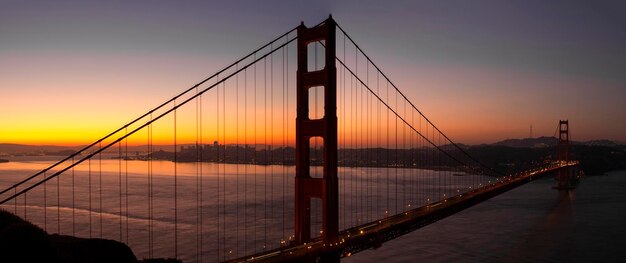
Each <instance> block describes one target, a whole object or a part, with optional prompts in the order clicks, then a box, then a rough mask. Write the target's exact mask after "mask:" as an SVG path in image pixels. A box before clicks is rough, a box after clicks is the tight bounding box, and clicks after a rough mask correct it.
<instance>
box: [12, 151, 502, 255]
mask: <svg viewBox="0 0 626 263" xmlns="http://www.w3.org/2000/svg"><path fill="white" fill-rule="evenodd" d="M57 158H58V157H57ZM53 159H54V158H51V157H13V158H12V160H11V162H9V163H3V164H0V188H1V189H5V188H6V187H7V186H9V185H12V184H13V183H14V182H17V181H19V179H22V178H26V177H28V176H30V175H32V174H34V173H36V172H38V171H40V170H41V169H43V168H45V167H47V166H49V165H50V164H52V163H53ZM174 169H176V173H177V175H178V178H177V181H176V185H177V186H176V188H175V187H174V183H175V181H174V176H172V175H173V174H174ZM200 169H201V170H202V172H201V173H200ZM294 170H295V169H294V167H293V166H278V165H271V166H259V165H237V164H215V163H201V164H198V163H177V164H176V167H175V165H174V163H172V162H169V161H153V162H146V161H137V160H134V161H133V160H131V161H124V160H119V159H110V156H106V155H104V156H103V157H102V160H100V157H99V156H96V157H95V158H93V159H92V160H91V161H90V162H89V161H87V162H85V163H82V164H80V165H78V166H77V167H76V168H75V169H74V170H70V171H67V172H66V173H64V174H63V175H62V176H61V177H58V180H57V178H54V179H52V180H50V181H48V182H47V183H46V184H45V185H41V186H39V187H37V188H35V189H34V190H33V191H30V192H28V193H27V194H26V197H24V196H20V197H18V198H16V199H13V200H11V201H10V202H9V203H7V204H5V205H4V206H3V208H4V209H6V210H9V211H12V212H14V213H16V214H17V215H19V216H21V217H23V218H26V219H27V220H29V221H31V222H33V223H35V224H37V225H39V226H41V227H42V228H44V229H45V230H46V231H48V232H49V233H61V234H66V235H68V234H69V235H75V236H80V237H96V238H107V239H114V240H121V241H122V242H124V243H126V244H128V245H129V246H130V247H131V248H132V249H133V251H134V253H135V254H136V255H137V256H138V257H139V258H147V257H174V256H176V257H178V258H181V259H182V260H183V261H184V262H199V261H203V262H213V261H222V260H227V259H233V258H237V257H242V256H245V255H250V254H253V253H256V252H261V251H264V250H267V249H272V248H277V247H279V246H281V245H287V244H289V241H290V238H292V235H293V231H294V230H293V221H294V219H293V215H294V198H293V195H294ZM148 171H152V176H151V177H149V176H148V175H147V172H148ZM320 172H321V167H313V168H312V173H313V174H314V175H315V176H319V173H320ZM339 173H340V187H339V192H340V203H339V211H340V213H339V214H340V220H339V221H340V228H341V229H345V228H349V227H353V226H357V225H362V224H365V223H369V222H372V221H374V220H377V219H379V218H383V217H385V216H386V215H393V214H397V213H400V212H402V211H406V210H409V209H412V208H415V207H419V206H422V205H425V204H426V203H428V202H434V201H435V200H438V199H442V198H445V195H447V196H450V195H453V194H455V193H458V192H459V191H462V190H464V188H466V187H467V186H468V185H469V184H470V183H474V184H478V180H472V179H478V177H479V176H470V175H466V176H453V174H456V175H459V173H458V172H455V173H453V172H449V171H431V170H423V169H403V168H347V167H340V168H339ZM50 174H52V173H51V172H49V173H48V174H47V175H48V176H49V175H50ZM199 174H202V176H201V179H202V181H201V184H202V188H201V189H200V188H199V187H198V186H199V185H200V181H199V180H200V177H198V175H199ZM72 175H74V176H73V177H72ZM150 178H151V179H150ZM72 179H73V180H72ZM482 179H484V180H485V182H486V181H487V180H492V178H486V177H482ZM149 180H152V192H153V194H152V198H150V197H149V191H148V190H149V186H150V184H149V183H148V182H149ZM475 186H476V185H475ZM23 188H24V186H21V187H20V190H21V189H23ZM174 189H176V191H177V192H176V194H177V196H178V197H177V198H178V202H177V203H176V204H175V203H174V194H175V192H174ZM200 190H201V191H200ZM127 192H128V194H127ZM7 194H12V193H6V194H5V195H3V198H5V197H7ZM150 199H152V207H150V204H151V202H150ZM127 201H128V203H127ZM199 203H201V205H199ZM175 206H177V208H176V209H174V207H175ZM175 212H176V214H175ZM198 215H201V217H199V216H198ZM311 215H312V227H311V236H312V237H315V236H319V235H320V230H321V223H322V222H321V215H322V213H321V201H320V200H319V199H317V200H313V201H312V205H311ZM200 220H201V221H202V223H201V224H200ZM175 232H177V233H178V234H177V235H175V234H174V233H175ZM175 238H178V240H177V242H174V240H175ZM175 243H176V244H178V246H174V244H175Z"/></svg>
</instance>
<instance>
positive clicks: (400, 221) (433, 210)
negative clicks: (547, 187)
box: [232, 163, 576, 262]
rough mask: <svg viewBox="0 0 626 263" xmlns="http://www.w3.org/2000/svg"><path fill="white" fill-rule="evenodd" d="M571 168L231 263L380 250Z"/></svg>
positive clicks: (526, 176)
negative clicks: (332, 237)
mask: <svg viewBox="0 0 626 263" xmlns="http://www.w3.org/2000/svg"><path fill="white" fill-rule="evenodd" d="M574 165H576V164H575V163H568V164H559V165H555V166H551V167H546V168H542V169H539V170H533V171H528V172H526V173H523V174H521V175H518V176H509V177H507V178H506V179H504V180H496V182H494V183H492V184H489V185H486V186H483V187H481V188H477V189H475V190H472V191H469V192H465V193H462V194H459V195H456V196H452V197H450V198H447V199H444V200H441V201H438V202H435V203H431V204H428V205H426V206H423V207H419V208H416V209H413V210H409V211H407V212H404V213H401V214H397V215H394V216H390V217H387V218H384V219H380V220H378V221H374V222H371V223H368V224H364V225H361V226H358V227H353V228H350V229H346V230H344V231H342V232H340V235H339V240H340V241H339V242H338V243H335V244H325V243H324V242H322V240H321V239H319V238H318V239H314V240H312V241H311V242H309V243H305V244H302V245H297V246H290V247H283V248H279V249H275V250H271V251H266V252H264V253H260V254H256V255H252V256H248V257H246V258H239V259H236V260H233V261H232V262H287V261H289V262H292V261H314V260H315V258H318V257H320V256H321V255H323V254H324V253H329V252H334V253H337V252H339V254H340V256H341V257H347V256H350V255H352V254H354V253H356V252H359V251H362V250H365V249H368V248H377V247H380V246H381V245H382V243H384V242H386V241H389V240H391V239H394V238H396V237H399V236H401V235H404V234H407V233H409V232H411V231H414V230H416V229H418V228H421V227H424V226H426V225H429V224H431V223H434V222H436V221H438V220H441V219H443V218H445V217H447V216H450V215H452V214H454V213H457V212H460V211H462V210H464V209H466V208H469V207H472V206H474V205H476V204H479V203H480V202H483V201H485V200H487V199H490V198H492V197H494V196H497V195H499V194H502V193H504V192H507V191H509V190H511V189H513V188H515V187H518V186H521V185H523V184H526V183H528V182H530V181H532V180H534V179H536V178H539V177H541V176H544V175H546V174H549V173H551V172H554V171H556V170H558V169H562V168H565V167H568V166H574Z"/></svg>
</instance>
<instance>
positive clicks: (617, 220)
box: [344, 171, 626, 262]
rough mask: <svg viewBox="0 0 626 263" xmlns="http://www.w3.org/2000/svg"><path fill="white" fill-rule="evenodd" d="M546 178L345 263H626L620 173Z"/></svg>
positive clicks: (625, 204)
mask: <svg viewBox="0 0 626 263" xmlns="http://www.w3.org/2000/svg"><path fill="white" fill-rule="evenodd" d="M553 184H554V181H553V180H552V179H551V178H544V179H541V180H537V181H534V182H532V183H530V184H527V185H524V186H522V187H519V188H517V189H514V190H512V191H510V192H508V193H505V194H502V195H500V196H497V197H495V198H493V199H491V200H489V201H487V202H484V203H481V204H479V205H477V206H475V207H472V208H470V209H468V210H465V211H463V212H460V213H458V214H456V215H453V216H451V217H448V218H446V219H444V220H441V221H439V222H437V223H435V224H432V225H429V226H427V227H424V228H422V229H419V230H417V231H414V232H412V233H410V234H408V235H406V236H403V237H400V238H397V239H395V240H392V241H390V242H388V243H385V244H383V246H382V247H381V248H379V249H377V250H367V251H364V252H361V253H358V254H356V255H354V256H352V257H349V258H346V259H345V260H344V261H345V262H626V250H625V249H624V244H626V225H625V223H624V222H626V219H625V218H626V171H618V172H612V173H610V174H609V175H608V176H598V177H587V178H585V179H584V180H583V181H582V182H581V184H580V185H579V186H578V188H576V189H575V190H574V191H570V192H558V191H555V190H552V189H550V186H551V185H553Z"/></svg>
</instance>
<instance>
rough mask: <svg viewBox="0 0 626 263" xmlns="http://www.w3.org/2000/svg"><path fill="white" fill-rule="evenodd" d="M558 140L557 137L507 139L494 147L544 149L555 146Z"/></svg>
mask: <svg viewBox="0 0 626 263" xmlns="http://www.w3.org/2000/svg"><path fill="white" fill-rule="evenodd" d="M558 142H559V141H558V139H557V138H555V137H539V138H524V139H507V140H504V141H500V142H496V143H494V144H492V145H496V146H508V147H513V148H543V147H550V146H555V145H556V144H557V143H558Z"/></svg>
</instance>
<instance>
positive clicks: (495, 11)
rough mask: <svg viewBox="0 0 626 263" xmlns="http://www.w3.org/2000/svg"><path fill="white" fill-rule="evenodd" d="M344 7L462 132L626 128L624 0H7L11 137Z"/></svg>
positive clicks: (71, 126) (146, 96) (163, 91)
mask: <svg viewBox="0 0 626 263" xmlns="http://www.w3.org/2000/svg"><path fill="white" fill-rule="evenodd" d="M329 14H332V15H333V18H334V19H335V20H336V21H337V22H338V23H339V24H340V25H341V26H342V27H343V28H344V29H346V30H347V31H348V32H349V34H350V35H351V36H352V38H354V39H355V40H356V41H357V42H358V44H359V45H360V46H361V47H362V48H363V49H364V50H365V51H366V53H367V54H368V55H369V56H370V57H371V58H372V59H373V60H374V61H375V62H376V63H377V64H378V65H379V66H380V67H381V68H382V69H383V71H384V72H385V73H386V74H387V75H388V76H389V77H390V78H391V79H392V80H393V82H394V83H395V84H396V85H397V86H398V87H399V88H400V89H401V90H402V91H403V92H404V93H405V94H406V95H407V97H408V98H409V99H410V100H411V101H412V102H413V103H414V104H415V105H416V106H417V107H418V108H419V109H420V110H421V111H422V112H424V113H425V114H426V115H427V116H428V117H429V119H431V120H432V121H433V122H434V123H435V124H436V125H437V126H438V127H439V128H440V129H441V130H443V131H444V132H445V133H446V134H448V135H449V137H450V138H452V139H453V140H454V141H457V142H461V143H468V144H477V143H491V142H496V141H500V140H503V139H507V138H523V137H528V136H529V127H530V125H532V126H533V135H534V136H535V137H536V136H552V135H553V134H554V129H555V127H556V125H557V123H558V120H560V119H569V120H570V129H571V132H572V138H573V139H574V140H592V139H611V140H617V141H626V119H625V117H624V116H626V115H625V112H626V103H625V100H626V30H624V29H625V28H626V4H625V3H624V2H622V1H577V0H574V1H496V0H493V1H385V2H384V4H383V2H382V1H356V0H355V1H223V2H213V1H66V0H61V1H28V0H26V1H12V0H0V123H1V125H0V143H24V144H59V143H61V144H86V143H89V142H92V141H94V140H95V139H97V138H98V137H100V136H102V135H104V134H106V132H108V131H110V130H113V129H115V128H117V127H119V126H121V125H122V124H124V123H125V122H126V121H128V120H130V119H131V118H132V117H134V116H138V115H140V114H141V113H143V112H145V111H147V110H148V109H150V108H152V107H154V106H156V105H158V104H160V103H161V102H162V101H164V100H166V99H168V98H170V97H172V96H173V95H175V94H177V93H179V92H181V91H183V90H184V89H186V88H188V87H190V86H192V85H193V84H195V83H196V82H198V81H199V80H202V79H203V78H204V77H206V76H208V75H210V74H211V73H213V72H216V71H217V70H219V69H221V68H223V67H224V66H226V65H228V64H229V63H230V62H232V61H234V60H235V59H237V58H239V57H241V56H242V55H245V54H247V53H248V52H249V51H251V50H253V49H255V48H256V47H258V46H259V45H262V44H264V43H266V42H267V41H269V40H271V39H272V38H274V37H275V36H277V35H279V34H281V33H283V32H285V31H287V30H288V29H290V28H293V27H294V26H296V25H298V24H299V23H300V22H301V21H303V22H304V23H305V24H307V25H315V24H317V23H319V22H320V21H322V20H324V19H325V18H327V17H328V15H329ZM59 137H64V138H67V137H71V138H73V139H72V140H70V141H62V142H60V141H57V140H56V139H55V138H59Z"/></svg>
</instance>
